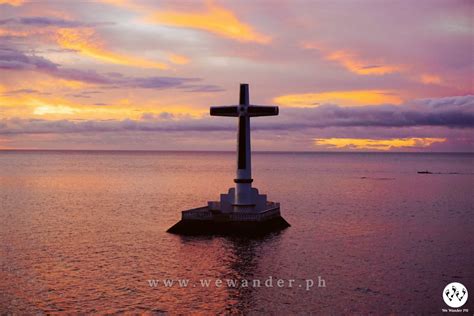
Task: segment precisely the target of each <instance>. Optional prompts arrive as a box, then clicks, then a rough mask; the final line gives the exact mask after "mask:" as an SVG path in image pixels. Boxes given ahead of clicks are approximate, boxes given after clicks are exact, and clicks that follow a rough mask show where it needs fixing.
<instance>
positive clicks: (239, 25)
mask: <svg viewBox="0 0 474 316" xmlns="http://www.w3.org/2000/svg"><path fill="white" fill-rule="evenodd" d="M206 9H207V10H206V11H205V12H192V13H183V12H181V11H158V12H156V13H154V14H152V15H151V17H150V18H149V19H148V20H150V21H153V22H156V23H159V24H165V25H170V26H175V27H183V28H191V29H197V30H203V31H206V32H210V33H213V34H217V35H219V36H222V37H226V38H230V39H234V40H237V41H240V42H255V43H259V44H268V43H270V42H271V37H270V36H268V35H264V34H261V33H258V32H257V31H255V30H254V29H253V28H252V27H251V26H250V25H248V24H245V23H243V22H241V21H240V20H239V19H238V18H237V17H236V16H235V14H234V13H233V12H232V11H230V10H228V9H225V8H223V7H220V6H218V5H216V4H214V3H212V2H207V8H206Z"/></svg>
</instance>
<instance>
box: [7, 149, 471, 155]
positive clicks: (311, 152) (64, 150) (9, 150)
mask: <svg viewBox="0 0 474 316" xmlns="http://www.w3.org/2000/svg"><path fill="white" fill-rule="evenodd" d="M14 151H17V152H22V151H23V152H27V151H34V152H41V151H46V152H60V151H62V152H150V153H151V152H183V153H186V152H192V153H234V154H235V153H236V151H235V150H179V149H37V148H36V149H35V148H17V149H15V148H0V152H14ZM252 153H263V154H265V153H275V154H292V153H297V154H474V151H472V152H468V151H418V152H416V151H300V150H295V151H288V150H256V151H252Z"/></svg>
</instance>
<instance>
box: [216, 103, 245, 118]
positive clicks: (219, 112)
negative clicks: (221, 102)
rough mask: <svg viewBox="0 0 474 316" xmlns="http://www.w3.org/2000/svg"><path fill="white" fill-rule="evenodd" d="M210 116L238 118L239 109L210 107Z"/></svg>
mask: <svg viewBox="0 0 474 316" xmlns="http://www.w3.org/2000/svg"><path fill="white" fill-rule="evenodd" d="M211 116H235V117H237V116H239V108H238V106H236V105H228V106H211Z"/></svg>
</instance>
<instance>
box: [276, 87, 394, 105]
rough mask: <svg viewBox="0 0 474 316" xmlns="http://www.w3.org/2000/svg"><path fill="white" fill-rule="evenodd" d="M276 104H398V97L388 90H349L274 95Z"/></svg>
mask: <svg viewBox="0 0 474 316" xmlns="http://www.w3.org/2000/svg"><path fill="white" fill-rule="evenodd" d="M273 101H274V102H275V103H277V104H280V105H284V106H290V107H313V106H319V105H321V104H324V103H332V104H339V105H341V106H360V105H379V104H399V103H401V102H402V100H401V99H400V97H398V96H397V95H395V94H394V93H393V92H391V91H388V90H351V91H329V92H320V93H301V94H288V95H282V96H279V97H276V98H274V99H273Z"/></svg>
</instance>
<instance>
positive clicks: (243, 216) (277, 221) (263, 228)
mask: <svg viewBox="0 0 474 316" xmlns="http://www.w3.org/2000/svg"><path fill="white" fill-rule="evenodd" d="M267 203H268V208H267V209H266V210H264V211H263V212H258V213H256V212H229V213H225V212H220V211H218V210H215V209H214V210H212V209H210V208H209V206H203V207H199V208H195V209H191V210H187V211H183V212H182V219H181V221H179V222H178V223H176V224H175V225H173V226H172V227H171V228H169V229H168V230H167V232H169V233H173V234H180V235H239V236H257V235H265V234H268V233H270V232H275V231H279V230H283V229H285V228H287V227H290V226H291V225H290V224H289V223H288V222H287V221H286V220H285V219H284V218H283V217H282V216H281V215H280V205H279V203H273V202H267Z"/></svg>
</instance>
